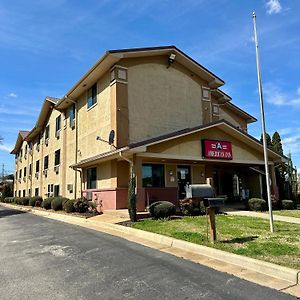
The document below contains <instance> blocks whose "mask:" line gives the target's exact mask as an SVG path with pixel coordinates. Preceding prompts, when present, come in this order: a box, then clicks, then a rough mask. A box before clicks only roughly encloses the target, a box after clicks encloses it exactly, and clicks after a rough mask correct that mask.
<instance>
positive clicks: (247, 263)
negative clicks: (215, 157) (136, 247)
mask: <svg viewBox="0 0 300 300" xmlns="http://www.w3.org/2000/svg"><path fill="white" fill-rule="evenodd" d="M0 205H1V206H3V207H7V208H12V209H17V210H21V211H26V212H29V213H32V214H34V215H37V216H43V217H46V218H50V219H55V220H59V221H62V222H66V223H69V224H73V225H79V226H82V227H85V228H89V229H93V230H97V231H101V232H104V233H107V234H111V235H114V236H118V237H120V238H123V239H127V240H129V241H132V242H134V243H138V244H141V245H144V246H146V247H149V248H153V249H156V250H158V251H162V252H166V253H169V254H172V255H175V256H178V257H181V258H184V259H187V260H190V261H193V262H195V263H199V264H201V265H205V266H207V267H209V268H213V269H215V270H218V271H221V272H225V273H229V274H232V275H235V276H237V277H240V278H242V279H245V280H248V281H251V282H254V283H257V284H260V285H263V286H267V287H269V288H274V289H276V290H280V291H283V292H285V293H288V294H290V295H293V296H298V297H299V296H300V285H299V281H300V278H299V277H300V270H294V269H290V268H286V267H282V266H279V265H276V264H271V263H268V262H264V261H260V260H256V259H253V258H249V257H245V256H240V255H236V254H232V253H228V252H225V251H221V250H218V249H213V248H210V247H205V246H201V245H196V244H193V243H189V242H185V241H182V240H177V239H174V238H170V237H167V236H163V235H159V234H155V233H151V232H146V231H142V230H138V229H134V228H131V227H125V226H121V225H117V224H116V223H119V222H124V221H127V220H129V218H128V212H127V211H125V210H124V211H108V212H105V213H104V214H102V215H99V216H95V217H92V218H89V219H84V218H80V217H76V216H71V215H66V214H58V213H55V212H49V211H41V210H35V209H32V208H29V207H20V206H18V207H17V206H14V205H9V204H3V203H1V204H0Z"/></svg>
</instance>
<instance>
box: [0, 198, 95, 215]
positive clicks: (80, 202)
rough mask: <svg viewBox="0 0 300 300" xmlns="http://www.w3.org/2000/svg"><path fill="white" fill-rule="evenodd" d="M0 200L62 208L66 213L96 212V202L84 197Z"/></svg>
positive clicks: (45, 207) (48, 207)
mask: <svg viewBox="0 0 300 300" xmlns="http://www.w3.org/2000/svg"><path fill="white" fill-rule="evenodd" d="M0 202H3V203H10V204H18V205H24V206H32V207H42V208H44V209H46V210H48V209H53V210H55V211H57V210H64V211H66V212H67V213H70V212H79V213H85V212H92V213H97V208H96V204H95V203H94V202H93V201H88V200H87V199H85V198H78V199H76V200H71V199H68V198H63V197H50V198H46V199H44V200H43V199H42V197H7V198H4V199H0Z"/></svg>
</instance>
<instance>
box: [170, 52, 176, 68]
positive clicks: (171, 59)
mask: <svg viewBox="0 0 300 300" xmlns="http://www.w3.org/2000/svg"><path fill="white" fill-rule="evenodd" d="M175 58H176V54H175V53H171V54H170V56H169V59H168V62H169V65H168V68H169V67H170V66H171V64H172V63H173V62H174V61H175Z"/></svg>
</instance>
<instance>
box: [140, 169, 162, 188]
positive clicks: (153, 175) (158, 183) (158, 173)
mask: <svg viewBox="0 0 300 300" xmlns="http://www.w3.org/2000/svg"><path fill="white" fill-rule="evenodd" d="M142 176H143V187H164V186H165V172H164V165H157V164H144V165H143V167H142Z"/></svg>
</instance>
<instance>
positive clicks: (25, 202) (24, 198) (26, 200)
mask: <svg viewBox="0 0 300 300" xmlns="http://www.w3.org/2000/svg"><path fill="white" fill-rule="evenodd" d="M20 202H21V203H20V204H21V205H24V206H28V205H29V198H28V197H22V198H21V201H20Z"/></svg>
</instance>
